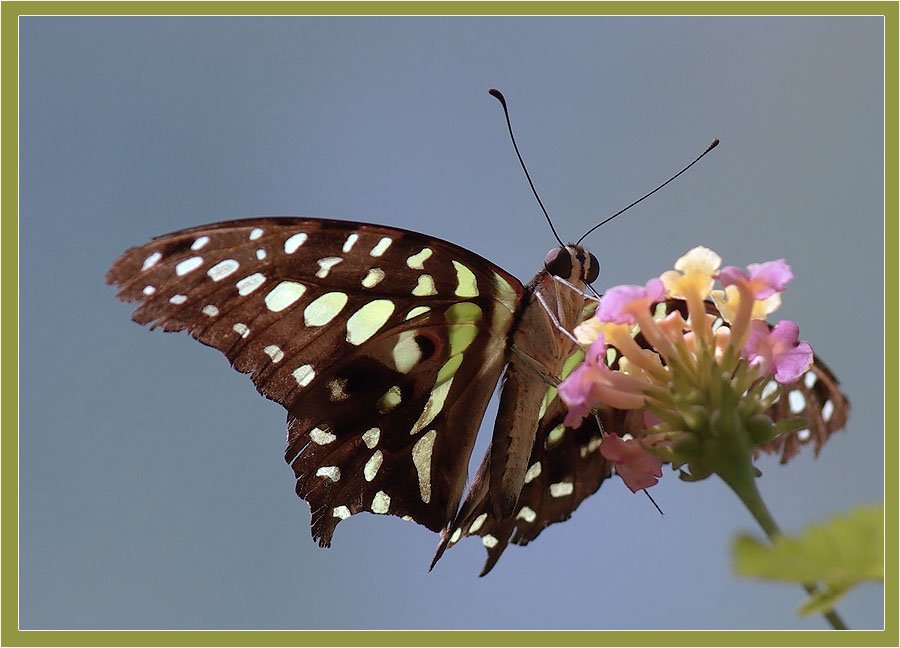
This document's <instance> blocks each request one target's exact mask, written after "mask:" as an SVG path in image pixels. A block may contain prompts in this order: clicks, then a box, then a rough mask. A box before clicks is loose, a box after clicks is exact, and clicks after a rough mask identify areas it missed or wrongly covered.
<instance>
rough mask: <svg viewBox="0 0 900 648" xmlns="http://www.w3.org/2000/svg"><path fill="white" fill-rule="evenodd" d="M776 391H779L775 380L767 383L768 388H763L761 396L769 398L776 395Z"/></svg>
mask: <svg viewBox="0 0 900 648" xmlns="http://www.w3.org/2000/svg"><path fill="white" fill-rule="evenodd" d="M776 391H778V383H777V382H775V381H774V380H770V381H769V382H767V383H766V386H765V387H763V390H762V394H761V396H762V397H763V398H768V397H769V396H771V395H772V394H774V393H775V392H776Z"/></svg>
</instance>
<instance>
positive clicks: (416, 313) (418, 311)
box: [406, 306, 431, 320]
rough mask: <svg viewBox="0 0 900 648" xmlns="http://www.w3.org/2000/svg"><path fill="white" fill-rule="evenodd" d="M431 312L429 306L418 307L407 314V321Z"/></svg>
mask: <svg viewBox="0 0 900 648" xmlns="http://www.w3.org/2000/svg"><path fill="white" fill-rule="evenodd" d="M430 310H431V308H429V307H428V306H416V307H415V308H413V309H412V310H410V311H409V312H408V313H407V314H406V319H407V320H411V319H412V318H414V317H418V316H419V315H422V314H423V313H427V312H428V311H430Z"/></svg>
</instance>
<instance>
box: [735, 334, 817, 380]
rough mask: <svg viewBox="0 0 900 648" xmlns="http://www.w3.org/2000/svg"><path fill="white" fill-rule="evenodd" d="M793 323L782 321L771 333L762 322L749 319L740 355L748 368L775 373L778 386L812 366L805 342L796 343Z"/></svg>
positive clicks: (810, 352) (810, 354)
mask: <svg viewBox="0 0 900 648" xmlns="http://www.w3.org/2000/svg"><path fill="white" fill-rule="evenodd" d="M799 338H800V327H799V326H797V323H796V322H792V321H790V320H782V321H780V322H778V324H776V325H775V326H774V327H772V329H771V330H769V325H768V324H766V323H765V322H764V321H762V320H753V321H752V322H751V324H750V333H749V335H748V336H747V342H746V343H745V344H744V348H743V350H742V352H741V356H742V357H744V358H746V359H747V360H748V361H749V362H750V364H751V366H756V367H759V369H760V371H761V372H762V373H765V374H769V375H771V374H772V373H773V372H774V374H775V380H777V381H778V382H780V383H781V384H787V383H791V382H794V381H795V380H797V379H798V378H800V376H802V375H803V374H804V373H806V371H807V370H808V369H809V368H810V367H811V366H812V363H813V351H812V347H811V346H810V345H809V342H800V341H799Z"/></svg>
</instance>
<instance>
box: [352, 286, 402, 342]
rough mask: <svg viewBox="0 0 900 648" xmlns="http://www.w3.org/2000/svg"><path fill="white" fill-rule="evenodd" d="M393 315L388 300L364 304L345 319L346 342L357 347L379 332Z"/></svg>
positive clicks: (391, 303) (392, 308) (392, 304)
mask: <svg viewBox="0 0 900 648" xmlns="http://www.w3.org/2000/svg"><path fill="white" fill-rule="evenodd" d="M345 298H346V295H345ZM345 301H346V299H345ZM393 313H394V302H392V301H391V300H390V299H376V300H374V301H370V302H369V303H368V304H365V305H364V306H362V307H361V308H360V309H359V310H358V311H356V312H355V313H353V315H351V316H350V317H349V318H347V342H349V343H350V344H355V345H357V346H359V345H360V344H362V343H363V342H365V341H366V340H368V339H369V338H371V337H372V336H373V335H375V334H376V333H377V332H378V331H380V330H381V327H382V326H384V325H385V324H386V323H387V321H388V319H390V317H391V315H392V314H393Z"/></svg>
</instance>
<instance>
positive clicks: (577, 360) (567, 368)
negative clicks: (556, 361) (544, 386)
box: [559, 349, 584, 380]
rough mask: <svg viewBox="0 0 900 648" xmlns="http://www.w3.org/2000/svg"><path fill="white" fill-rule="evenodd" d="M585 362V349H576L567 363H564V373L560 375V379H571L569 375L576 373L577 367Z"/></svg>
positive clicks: (567, 359)
mask: <svg viewBox="0 0 900 648" xmlns="http://www.w3.org/2000/svg"><path fill="white" fill-rule="evenodd" d="M583 360H584V349H576V350H575V351H574V352H573V353H572V355H570V356H569V357H568V358H566V361H565V362H564V363H563V368H562V373H560V375H559V377H560V378H561V379H562V380H565V379H566V378H568V377H569V374H570V373H572V372H573V371H575V367H577V366H578V365H580V364H581V363H582V361H583Z"/></svg>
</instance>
